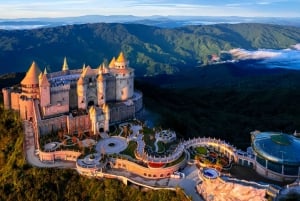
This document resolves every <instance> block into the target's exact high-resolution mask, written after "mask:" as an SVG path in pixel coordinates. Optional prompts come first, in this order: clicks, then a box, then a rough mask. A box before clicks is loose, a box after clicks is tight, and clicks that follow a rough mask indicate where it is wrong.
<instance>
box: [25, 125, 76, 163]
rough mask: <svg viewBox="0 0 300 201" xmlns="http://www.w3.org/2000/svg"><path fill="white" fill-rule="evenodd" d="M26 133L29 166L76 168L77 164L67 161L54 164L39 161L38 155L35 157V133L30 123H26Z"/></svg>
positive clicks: (26, 151)
mask: <svg viewBox="0 0 300 201" xmlns="http://www.w3.org/2000/svg"><path fill="white" fill-rule="evenodd" d="M23 125H24V131H25V138H24V139H25V141H24V143H25V146H24V148H25V153H26V160H27V162H28V163H29V164H31V165H32V166H36V167H42V168H46V167H59V168H76V163H75V162H65V161H55V162H54V163H49V162H48V163H43V162H41V161H40V160H39V158H38V157H37V155H35V153H34V152H35V148H34V132H33V128H32V124H31V122H29V121H24V123H23Z"/></svg>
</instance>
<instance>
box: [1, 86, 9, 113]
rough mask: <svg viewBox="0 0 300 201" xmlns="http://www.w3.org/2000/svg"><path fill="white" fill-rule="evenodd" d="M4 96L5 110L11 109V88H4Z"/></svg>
mask: <svg viewBox="0 0 300 201" xmlns="http://www.w3.org/2000/svg"><path fill="white" fill-rule="evenodd" d="M2 94H3V104H4V109H7V110H8V109H11V88H9V87H7V88H3V89H2Z"/></svg>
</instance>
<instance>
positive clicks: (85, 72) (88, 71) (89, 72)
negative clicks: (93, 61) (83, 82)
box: [81, 66, 94, 77]
mask: <svg viewBox="0 0 300 201" xmlns="http://www.w3.org/2000/svg"><path fill="white" fill-rule="evenodd" d="M91 75H94V71H93V69H92V68H91V67H90V66H87V67H85V69H84V70H83V72H82V73H81V76H82V77H86V76H91Z"/></svg>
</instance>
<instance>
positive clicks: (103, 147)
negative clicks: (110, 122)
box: [96, 137, 128, 154]
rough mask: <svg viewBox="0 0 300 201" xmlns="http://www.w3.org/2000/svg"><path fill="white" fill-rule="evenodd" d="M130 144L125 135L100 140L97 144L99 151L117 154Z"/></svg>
mask: <svg viewBox="0 0 300 201" xmlns="http://www.w3.org/2000/svg"><path fill="white" fill-rule="evenodd" d="M127 146H128V144H127V141H126V139H125V138H123V137H110V138H105V139H102V140H100V141H99V142H98V143H97V145H96V150H97V152H99V153H102V152H105V153H106V154H115V153H120V152H121V151H124V150H125V149H126V148H127Z"/></svg>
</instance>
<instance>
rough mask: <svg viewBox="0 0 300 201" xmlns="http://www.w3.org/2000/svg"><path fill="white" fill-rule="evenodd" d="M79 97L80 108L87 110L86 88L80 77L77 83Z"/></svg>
mask: <svg viewBox="0 0 300 201" xmlns="http://www.w3.org/2000/svg"><path fill="white" fill-rule="evenodd" d="M77 96H78V108H79V109H86V107H87V103H86V86H85V83H84V79H83V77H79V79H78V81H77Z"/></svg>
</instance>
